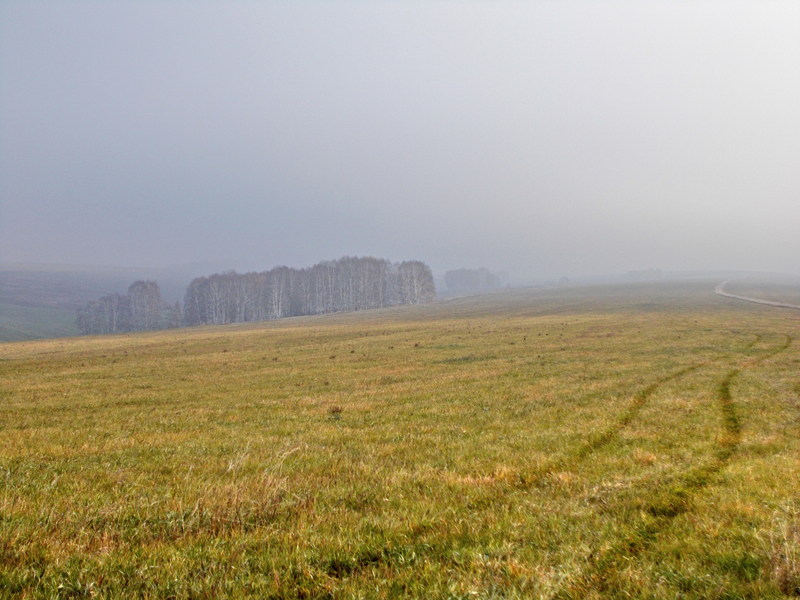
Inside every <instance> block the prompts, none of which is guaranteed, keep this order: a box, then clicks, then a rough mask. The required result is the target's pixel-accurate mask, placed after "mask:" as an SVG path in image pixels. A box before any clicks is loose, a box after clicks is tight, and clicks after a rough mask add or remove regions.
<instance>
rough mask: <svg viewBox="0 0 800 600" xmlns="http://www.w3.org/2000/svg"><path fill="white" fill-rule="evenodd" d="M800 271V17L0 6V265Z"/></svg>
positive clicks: (489, 7) (348, 6) (689, 9)
mask: <svg viewBox="0 0 800 600" xmlns="http://www.w3.org/2000/svg"><path fill="white" fill-rule="evenodd" d="M344 254H357V255H376V256H381V257H386V258H391V259H394V260H401V259H407V258H408V259H410V258H419V259H422V260H426V261H427V262H428V263H429V264H431V266H433V267H434V269H435V270H438V271H441V270H444V269H448V268H457V267H464V266H468V267H477V266H486V267H489V268H494V269H502V270H507V271H510V272H511V273H512V275H514V276H515V277H517V278H525V277H540V276H544V277H549V276H559V275H567V276H569V275H581V274H592V273H608V272H618V271H626V270H629V269H642V268H648V267H660V268H662V269H670V270H673V269H755V270H771V271H786V272H792V273H800V2H796V1H795V0H792V1H787V2H771V1H754V2H732V1H728V0H725V1H723V2H704V1H699V2H695V1H692V2H689V1H686V2H681V1H669V2H641V1H639V0H636V1H632V2H602V1H594V0H593V1H591V2H576V1H566V2H556V1H552V0H548V1H541V2H533V1H532V2H502V1H500V2H498V1H488V0H487V1H485V2H478V1H461V2H456V1H452V2H431V1H426V2H413V1H406V0H404V1H399V0H396V1H392V2H379V1H378V2H376V1H372V0H371V1H369V2H367V1H364V2H343V1H339V2H319V1H317V2H312V1H308V2H279V1H275V2H255V1H253V2H213V3H211V2H209V3H204V2H167V1H163V2H156V1H140V2H135V3H134V2H117V1H115V2H105V1H102V2H100V1H98V2H30V1H26V2H11V1H4V2H2V3H0V261H25V262H56V263H81V264H117V265H139V266H158V265H168V264H176V263H183V262H193V261H223V262H224V261H229V262H230V263H231V266H236V267H239V268H246V267H250V268H255V267H259V268H269V267H272V266H274V265H276V264H289V265H294V266H302V265H306V264H311V263H314V262H317V261H319V260H322V259H326V258H335V257H338V256H341V255H344Z"/></svg>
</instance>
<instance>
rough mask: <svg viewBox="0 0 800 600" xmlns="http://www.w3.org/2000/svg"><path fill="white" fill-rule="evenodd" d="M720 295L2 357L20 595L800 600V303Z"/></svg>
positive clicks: (166, 337)
mask: <svg viewBox="0 0 800 600" xmlns="http://www.w3.org/2000/svg"><path fill="white" fill-rule="evenodd" d="M716 283H718V282H713V281H693V282H679V283H676V282H658V283H639V284H631V285H618V286H592V287H585V288H580V287H575V288H564V289H550V290H536V289H531V290H520V291H508V292H502V293H496V294H490V295H486V296H480V297H471V298H458V299H453V300H449V301H445V302H440V303H436V304H431V305H427V306H411V307H399V308H394V309H390V310H376V311H365V312H362V313H352V314H338V315H329V316H324V317H314V318H293V319H285V320H282V321H274V322H268V323H260V324H248V325H247V326H223V327H203V328H194V329H184V330H172V331H162V332H150V333H144V334H131V335H117V336H106V337H84V338H68V339H57V340H46V341H32V342H15V343H6V344H0V382H1V383H0V385H1V387H0V597H2V598H153V599H155V598H175V599H188V598H275V599H277V598H336V599H338V598H365V599H366V598H403V597H407V598H434V599H436V598H442V599H444V598H454V599H455V598H464V599H466V598H542V599H551V598H553V599H555V598H658V599H662V598H663V599H666V598H698V599H699V598H720V599H722V598H792V597H798V596H800V311H792V310H790V309H779V308H773V307H768V306H761V305H756V304H751V303H746V302H740V301H736V300H733V299H728V298H722V297H719V296H716V295H715V294H714V292H713V290H714V286H715V284H716Z"/></svg>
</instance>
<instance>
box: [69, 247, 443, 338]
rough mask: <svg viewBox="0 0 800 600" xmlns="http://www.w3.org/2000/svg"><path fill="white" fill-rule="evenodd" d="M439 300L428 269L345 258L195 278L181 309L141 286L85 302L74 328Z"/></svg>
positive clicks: (130, 327) (93, 330)
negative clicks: (295, 267) (259, 271)
mask: <svg viewBox="0 0 800 600" xmlns="http://www.w3.org/2000/svg"><path fill="white" fill-rule="evenodd" d="M435 297H436V289H435V286H434V282H433V275H432V273H431V270H430V268H429V267H428V266H427V265H426V264H425V263H423V262H420V261H415V260H413V261H405V262H401V263H392V262H390V261H388V260H384V259H380V258H372V257H361V258H359V257H343V258H340V259H338V260H332V261H325V262H321V263H318V264H316V265H314V266H313V267H309V268H305V269H293V268H289V267H275V268H274V269H271V270H269V271H264V272H261V273H243V274H240V273H236V272H234V271H231V272H227V273H217V274H214V275H210V276H208V277H197V278H196V279H194V280H193V281H192V282H191V283H190V284H189V287H188V289H187V290H186V295H185V297H184V304H183V307H181V306H180V303H176V304H175V305H174V306H168V305H166V304H165V303H164V301H163V299H162V298H161V292H160V290H159V287H158V284H157V283H156V282H154V281H136V282H135V283H133V284H132V285H131V286H130V287H129V288H128V293H127V295H125V296H122V295H120V294H110V295H108V296H103V297H102V298H100V299H98V300H93V301H91V302H89V303H87V304H86V306H84V307H83V308H82V309H80V310H79V311H78V318H77V325H78V328H79V329H80V331H81V333H84V334H100V333H122V332H129V331H144V330H148V329H162V328H166V327H180V326H181V325H187V326H191V325H204V324H213V325H223V324H226V323H243V322H249V321H265V320H268V319H280V318H283V317H292V316H299V315H318V314H324V313H333V312H343V311H355V310H365V309H370V308H383V307H386V306H395V305H398V304H424V303H427V302H430V301H432V300H433V299H434V298H435Z"/></svg>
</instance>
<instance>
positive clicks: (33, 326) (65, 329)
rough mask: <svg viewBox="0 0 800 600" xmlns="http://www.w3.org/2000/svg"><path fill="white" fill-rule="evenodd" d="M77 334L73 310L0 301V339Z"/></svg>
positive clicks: (9, 340)
mask: <svg viewBox="0 0 800 600" xmlns="http://www.w3.org/2000/svg"><path fill="white" fill-rule="evenodd" d="M73 335H78V328H77V327H76V326H75V311H74V310H64V309H58V308H45V307H40V306H18V305H15V304H7V303H3V302H0V340H2V341H6V342H11V341H17V340H35V339H41V338H48V337H67V336H73Z"/></svg>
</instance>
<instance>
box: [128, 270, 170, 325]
mask: <svg viewBox="0 0 800 600" xmlns="http://www.w3.org/2000/svg"><path fill="white" fill-rule="evenodd" d="M128 298H130V304H131V320H132V326H133V327H132V329H133V331H146V330H149V329H158V327H159V321H160V317H161V308H162V306H163V305H164V301H163V300H162V299H161V290H160V289H159V287H158V284H157V283H156V282H155V281H141V280H140V281H135V282H133V283H132V284H131V286H130V287H129V288H128Z"/></svg>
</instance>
